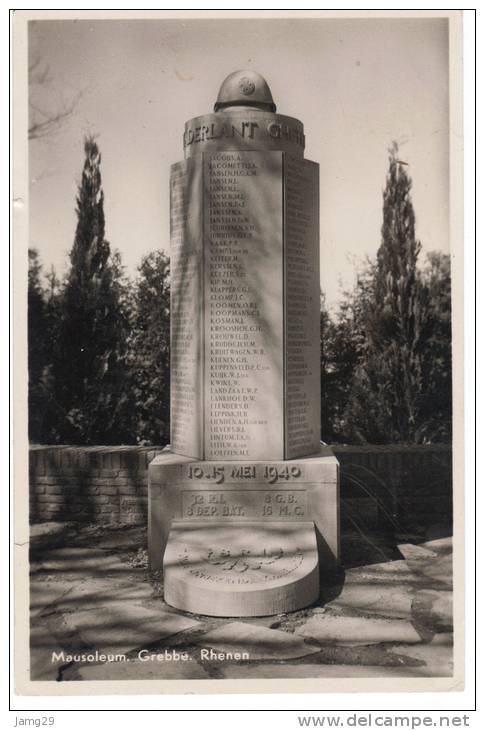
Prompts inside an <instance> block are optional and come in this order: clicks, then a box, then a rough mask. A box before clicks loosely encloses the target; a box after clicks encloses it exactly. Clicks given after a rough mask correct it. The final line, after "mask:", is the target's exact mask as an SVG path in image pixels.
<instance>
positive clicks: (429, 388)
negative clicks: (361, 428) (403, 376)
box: [420, 252, 452, 442]
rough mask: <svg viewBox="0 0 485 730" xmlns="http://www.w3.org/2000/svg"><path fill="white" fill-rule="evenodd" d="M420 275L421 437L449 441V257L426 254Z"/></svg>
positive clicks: (450, 379) (450, 403)
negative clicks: (423, 306)
mask: <svg viewBox="0 0 485 730" xmlns="http://www.w3.org/2000/svg"><path fill="white" fill-rule="evenodd" d="M420 278H421V283H422V287H423V291H424V296H425V301H426V318H425V329H424V336H425V348H424V351H423V363H422V373H423V395H422V402H421V421H422V427H421V431H422V438H423V439H426V440H429V441H433V442H436V441H445V442H449V441H451V434H452V428H451V426H452V362H451V357H452V349H451V270H450V256H449V255H447V254H443V253H440V252H433V253H430V254H428V256H427V262H426V266H425V267H424V269H423V270H422V271H420Z"/></svg>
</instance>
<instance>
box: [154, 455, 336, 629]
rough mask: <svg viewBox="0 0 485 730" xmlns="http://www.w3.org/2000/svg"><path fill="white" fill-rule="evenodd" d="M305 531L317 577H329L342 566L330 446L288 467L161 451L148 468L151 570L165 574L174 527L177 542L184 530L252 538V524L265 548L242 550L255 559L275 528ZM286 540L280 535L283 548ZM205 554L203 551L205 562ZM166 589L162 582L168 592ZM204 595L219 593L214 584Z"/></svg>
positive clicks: (251, 542)
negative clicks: (311, 538)
mask: <svg viewBox="0 0 485 730" xmlns="http://www.w3.org/2000/svg"><path fill="white" fill-rule="evenodd" d="M308 523H313V524H314V526H315V540H316V546H317V549H318V561H319V566H320V569H321V570H325V571H326V570H332V569H334V568H335V567H336V566H337V565H338V563H339V559H340V555H339V543H340V541H339V467H338V461H337V459H336V458H335V457H334V455H333V453H332V450H331V449H330V448H329V447H328V446H322V447H321V448H320V452H319V454H317V455H315V456H311V457H302V458H300V459H292V460H291V461H270V460H268V461H254V462H247V461H239V462H230V463H228V462H221V461H200V460H197V459H192V458H190V457H187V456H180V455H179V454H174V453H172V452H171V451H170V450H169V449H167V450H166V451H165V453H163V454H160V456H157V457H156V458H155V459H154V460H153V461H152V462H151V464H150V466H149V487H148V545H149V558H150V566H151V568H152V570H160V569H162V567H163V556H164V553H165V548H166V545H167V542H168V539H169V534H170V529H171V527H172V524H174V525H177V535H180V534H181V532H180V531H181V530H183V529H184V528H185V527H187V529H189V528H190V529H194V528H195V529H197V528H198V527H200V529H201V534H202V532H204V531H205V530H206V529H207V527H210V528H211V530H212V531H213V534H214V536H217V535H218V532H219V530H220V527H221V526H223V527H225V528H227V527H230V526H237V527H238V528H241V529H242V530H243V532H244V529H247V530H248V534H249V533H250V532H251V531H252V534H253V535H255V532H254V526H255V524H256V525H258V526H259V527H258V530H259V532H258V534H259V535H260V536H261V535H263V534H264V531H267V534H268V545H265V544H264V540H260V539H259V538H258V541H256V539H255V538H254V539H253V538H249V537H248V545H247V547H245V548H244V549H245V550H246V549H253V550H255V551H256V552H255V555H256V556H257V555H259V553H260V551H261V550H263V551H264V549H265V548H267V549H268V550H271V549H272V547H273V546H274V539H273V537H272V536H273V535H274V534H275V530H276V532H277V531H278V530H279V529H280V526H281V525H283V526H286V527H285V529H287V530H290V528H291V526H295V527H296V528H300V527H301V526H302V525H308ZM275 526H276V527H275ZM261 530H262V532H261ZM239 532H240V531H239ZM239 532H238V534H239ZM290 533H291V530H290V532H288V533H286V536H287V539H288V540H289V539H290ZM225 534H226V535H227V534H228V533H225ZM298 534H299V533H298V531H296V533H295V535H298ZM238 539H239V538H238ZM177 541H178V542H180V538H177ZM223 542H224V541H223ZM298 542H299V540H298V539H297V537H295V542H294V547H299V545H298ZM217 544H219V543H217ZM210 549H211V548H210V546H207V554H208V552H209V550H210ZM221 549H229V546H226V547H224V545H223V546H222V548H221ZM172 555H173V553H172ZM170 562H172V559H170ZM177 580H178V579H177ZM289 581H290V582H291V576H290V577H289ZM168 583H169V579H168V576H167V574H166V575H165V587H166V590H169V589H168ZM210 589H214V590H215V589H217V584H216V583H214V584H213V585H211V587H210ZM315 597H316V596H315ZM179 607H180V606H179ZM186 610H190V609H188V608H187V609H186ZM238 615H245V614H243V613H240V614H238ZM248 615H254V614H248Z"/></svg>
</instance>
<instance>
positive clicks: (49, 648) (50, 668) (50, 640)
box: [30, 623, 62, 681]
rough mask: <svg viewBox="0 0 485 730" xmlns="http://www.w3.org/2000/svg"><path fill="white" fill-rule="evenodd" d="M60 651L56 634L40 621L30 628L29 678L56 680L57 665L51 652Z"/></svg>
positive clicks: (60, 647)
mask: <svg viewBox="0 0 485 730" xmlns="http://www.w3.org/2000/svg"><path fill="white" fill-rule="evenodd" d="M53 652H55V653H60V652H62V646H61V644H60V642H59V640H58V638H57V637H56V636H54V634H53V633H51V632H50V631H49V628H48V627H47V626H45V625H44V624H42V623H36V624H33V625H32V627H31V629H30V678H31V679H32V680H35V681H49V680H50V681H57V679H58V676H59V669H58V666H57V665H56V664H55V663H53V662H52V653H53Z"/></svg>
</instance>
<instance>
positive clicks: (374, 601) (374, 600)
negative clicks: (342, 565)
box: [327, 581, 414, 619]
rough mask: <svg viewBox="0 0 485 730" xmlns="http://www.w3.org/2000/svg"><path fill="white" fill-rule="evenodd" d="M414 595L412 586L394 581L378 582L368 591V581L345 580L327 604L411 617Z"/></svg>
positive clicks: (390, 615)
mask: <svg viewBox="0 0 485 730" xmlns="http://www.w3.org/2000/svg"><path fill="white" fill-rule="evenodd" d="M413 597H414V589H413V587H409V585H406V584H404V585H402V584H399V583H394V584H391V585H387V584H383V583H382V582H378V583H377V584H376V585H375V587H374V590H373V591H369V583H368V581H362V582H360V583H357V582H349V583H348V582H347V581H346V582H345V584H344V586H343V589H342V592H341V593H340V595H339V596H338V597H337V598H335V599H334V600H333V601H330V603H328V604H327V606H328V607H329V608H332V607H341V608H351V609H357V610H359V611H363V612H365V613H370V614H373V615H379V616H388V617H392V618H407V619H410V618H411V611H412V604H413Z"/></svg>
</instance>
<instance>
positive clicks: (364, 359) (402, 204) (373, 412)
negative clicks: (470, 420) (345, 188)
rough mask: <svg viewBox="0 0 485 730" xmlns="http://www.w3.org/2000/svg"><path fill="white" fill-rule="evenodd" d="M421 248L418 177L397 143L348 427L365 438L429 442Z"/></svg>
mask: <svg viewBox="0 0 485 730" xmlns="http://www.w3.org/2000/svg"><path fill="white" fill-rule="evenodd" d="M419 251H420V243H419V242H418V241H417V239H416V236H415V217H414V210H413V205H412V201H411V179H410V177H409V176H408V174H407V172H406V169H405V167H404V163H402V162H401V161H400V160H399V159H398V148H397V145H396V144H393V146H392V147H391V149H390V156H389V171H388V175H387V182H386V188H385V190H384V200H383V225H382V239H381V245H380V248H379V250H378V253H377V265H376V269H375V274H374V279H373V285H372V291H371V296H370V297H369V300H368V302H367V303H365V306H364V311H363V321H362V331H363V335H364V343H363V348H362V355H361V359H360V363H359V365H358V366H357V368H356V371H355V374H354V378H353V383H352V390H351V394H350V397H349V402H348V404H347V409H346V414H345V421H346V430H347V432H348V433H350V434H351V435H352V438H353V439H356V440H358V441H367V442H373V443H393V442H396V443H397V442H399V443H414V442H416V441H420V440H421V436H420V428H421V425H422V414H421V407H422V394H423V384H424V381H423V346H424V343H425V318H426V303H425V293H424V291H423V287H422V285H421V282H420V278H419V276H418V270H417V259H418V254H419Z"/></svg>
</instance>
